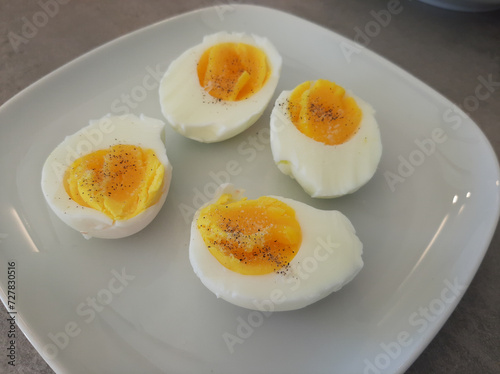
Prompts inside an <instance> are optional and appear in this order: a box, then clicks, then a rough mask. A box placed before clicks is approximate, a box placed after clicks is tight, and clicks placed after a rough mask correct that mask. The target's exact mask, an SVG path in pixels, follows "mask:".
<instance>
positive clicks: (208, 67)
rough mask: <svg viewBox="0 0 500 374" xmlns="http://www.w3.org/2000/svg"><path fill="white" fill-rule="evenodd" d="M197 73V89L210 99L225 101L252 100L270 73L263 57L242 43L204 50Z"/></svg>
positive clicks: (260, 51) (219, 45)
mask: <svg viewBox="0 0 500 374" xmlns="http://www.w3.org/2000/svg"><path fill="white" fill-rule="evenodd" d="M197 70H198V79H199V81H200V85H201V86H202V87H204V89H205V90H206V91H207V92H208V93H209V94H210V95H211V96H213V97H215V98H217V99H221V100H228V101H238V100H243V99H246V98H248V97H250V96H252V95H253V94H254V93H256V92H257V91H259V90H260V89H261V88H262V86H264V84H265V83H266V81H267V78H268V77H269V75H270V73H271V71H270V68H269V66H268V63H267V56H266V54H265V53H264V52H263V51H262V50H261V49H259V48H257V47H254V46H251V45H248V44H244V43H220V44H216V45H214V46H212V47H210V48H208V49H207V50H206V51H205V52H204V53H203V55H202V56H201V58H200V61H199V62H198V67H197Z"/></svg>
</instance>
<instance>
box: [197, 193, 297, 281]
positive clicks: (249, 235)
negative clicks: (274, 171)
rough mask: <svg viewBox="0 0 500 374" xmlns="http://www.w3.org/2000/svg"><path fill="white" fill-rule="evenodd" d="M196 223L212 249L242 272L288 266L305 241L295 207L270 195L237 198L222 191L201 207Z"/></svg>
mask: <svg viewBox="0 0 500 374" xmlns="http://www.w3.org/2000/svg"><path fill="white" fill-rule="evenodd" d="M197 226H198V230H199V231H200V233H201V236H202V238H203V241H204V243H205V245H206V246H207V247H208V250H209V251H210V253H212V255H213V256H214V257H215V258H216V259H217V260H218V261H219V262H220V263H221V264H222V265H223V266H225V267H226V268H228V269H229V270H232V271H235V272H237V273H240V274H243V275H262V274H269V273H272V272H279V271H280V269H283V268H286V267H287V266H288V264H289V263H290V261H292V259H293V258H294V257H295V255H296V254H297V252H298V250H299V248H300V244H301V241H302V232H301V229H300V225H299V223H298V221H297V219H296V218H295V211H294V210H293V209H292V208H290V207H289V206H288V205H287V204H285V203H283V202H281V201H280V200H277V199H275V198H272V197H267V196H265V197H260V198H259V199H256V200H246V199H242V200H237V201H234V200H233V199H232V197H231V195H230V194H223V195H222V196H221V197H220V198H219V199H218V201H217V202H216V203H214V204H211V205H208V206H206V207H204V208H203V209H202V210H201V211H200V216H199V218H198V220H197Z"/></svg>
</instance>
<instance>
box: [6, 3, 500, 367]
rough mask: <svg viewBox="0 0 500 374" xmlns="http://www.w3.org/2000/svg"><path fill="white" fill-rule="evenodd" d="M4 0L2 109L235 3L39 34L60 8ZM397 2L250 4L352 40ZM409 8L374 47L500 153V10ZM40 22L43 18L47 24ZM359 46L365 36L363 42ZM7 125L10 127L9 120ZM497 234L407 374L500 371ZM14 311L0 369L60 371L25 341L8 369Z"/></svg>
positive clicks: (118, 10) (78, 23)
mask: <svg viewBox="0 0 500 374" xmlns="http://www.w3.org/2000/svg"><path fill="white" fill-rule="evenodd" d="M53 1H55V0H46V1H40V2H38V1H37V2H35V1H27V0H18V1H10V0H0V105H1V104H3V103H4V102H6V101H7V100H9V99H10V98H11V97H13V96H14V95H16V94H17V93H19V92H20V91H22V90H23V89H24V88H26V87H28V86H29V85H30V84H32V83H34V82H35V81H37V80H38V79H40V78H42V77H43V76H45V75H46V74H48V73H50V72H52V71H53V70H55V69H57V68H59V67H60V66H62V65H63V64H65V63H67V62H69V61H71V60H73V59H75V58H77V57H79V56H81V55H82V54H84V53H86V52H88V51H90V50H92V49H93V48H95V47H97V46H100V45H102V44H103V43H105V42H108V41H111V40H113V39H115V38H117V37H119V36H122V35H124V34H127V33H129V32H131V31H133V30H137V29H139V28H141V27H143V26H147V25H150V24H152V23H154V22H157V21H161V20H164V19H166V18H169V17H172V16H174V15H177V14H180V13H184V12H186V11H189V10H193V9H196V8H200V7H205V6H210V5H215V6H230V5H231V4H233V3H246V2H247V1H237V2H233V0H185V1H182V2H181V1H178V2H175V1H160V0H120V1H117V0H115V1H106V2H104V1H96V0H91V1H70V0H64V1H63V0H57V1H58V2H59V3H60V6H59V9H58V10H57V14H54V15H51V16H50V18H49V19H48V22H47V23H46V25H44V26H43V27H39V28H38V29H37V30H36V35H32V36H31V37H30V38H26V39H24V40H18V41H17V42H12V40H9V38H8V34H9V32H15V33H17V34H18V35H21V28H22V25H23V22H24V21H23V17H27V18H29V17H33V15H35V14H36V13H37V12H40V11H41V9H42V8H41V7H42V5H41V4H46V3H50V2H53ZM394 1H396V2H397V0H391V1H386V0H372V1H363V0H349V1H345V0H344V1H342V0H330V1H328V0H323V1H303V0H293V1H292V0H289V1H285V0H281V1H280V0H274V1H254V2H249V3H253V4H259V5H267V6H269V7H272V8H277V9H281V10H284V11H287V12H289V13H293V14H295V15H298V16H300V17H302V18H305V19H307V20H310V21H313V22H315V23H317V24H319V25H322V26H324V27H326V28H329V29H331V30H333V31H335V32H337V33H339V34H341V35H344V36H346V37H347V38H350V39H354V38H356V37H357V33H358V32H359V31H358V30H363V28H364V27H365V26H366V25H367V24H368V23H369V22H370V21H372V20H373V12H375V11H378V10H380V9H387V7H388V6H389V5H390V3H394ZM400 5H401V6H402V7H403V11H402V12H400V13H399V14H397V16H394V17H393V18H392V19H391V21H390V22H388V23H387V25H383V26H382V27H380V28H379V31H378V32H377V34H376V35H374V36H373V37H371V38H370V40H369V42H368V44H367V48H369V49H371V50H373V51H375V52H376V53H378V54H380V55H381V56H383V57H385V58H387V59H388V60H389V61H392V62H393V63H395V64H397V65H399V66H400V67H402V68H403V69H405V70H406V71H408V72H409V73H411V74H413V75H414V76H415V77H417V78H418V79H420V80H422V81H423V82H425V83H426V84H427V85H429V86H430V87H432V88H434V89H435V90H436V91H438V92H439V93H441V94H443V95H444V96H445V97H447V98H448V99H450V100H451V101H452V102H454V103H455V104H458V105H460V106H462V107H465V109H466V111H467V112H468V114H469V115H470V117H471V118H472V119H473V120H474V121H475V122H476V123H477V124H478V125H479V127H480V128H481V129H482V131H483V132H484V133H485V134H486V136H487V138H488V139H489V141H490V142H491V144H492V145H493V148H494V149H495V151H496V153H497V155H498V154H500V87H499V84H500V83H499V82H500V11H494V12H487V13H461V12H453V11H448V10H443V9H439V8H435V7H432V6H429V5H426V4H424V3H421V2H418V1H402V2H401V4H400ZM39 21H40V22H42V21H43V20H42V19H40V20H39ZM358 40H359V39H358ZM488 76H491V80H492V81H493V82H496V86H494V85H493V86H494V87H493V92H492V93H491V95H490V96H489V97H488V98H486V99H484V100H483V99H481V100H475V101H474V102H472V101H471V100H469V101H467V98H468V97H470V96H471V95H472V96H474V95H475V89H476V87H477V85H478V79H479V78H480V77H488ZM2 125H4V124H2ZM499 233H500V231H499V229H497V230H496V232H495V235H494V237H493V241H492V243H491V245H490V248H489V250H488V252H487V253H486V257H485V259H484V261H483V262H482V264H481V266H480V267H479V270H478V272H477V274H476V276H475V278H474V279H473V281H472V283H471V285H470V287H469V289H468V290H467V292H466V293H465V295H464V297H463V298H462V300H461V301H460V303H459V304H458V306H457V308H456V309H455V311H454V312H453V313H452V315H451V316H450V318H449V319H448V321H447V322H446V323H445V324H444V326H443V327H442V329H441V330H440V331H439V333H438V334H437V335H436V337H435V338H434V339H433V340H432V341H431V342H430V344H429V346H428V347H427V348H426V349H425V351H424V352H423V353H422V354H421V355H420V356H419V357H418V358H417V360H416V361H415V362H414V363H413V365H412V366H411V367H410V368H409V370H408V371H407V373H500V292H499V289H500V252H499V250H498V249H499V247H500V235H499ZM7 318H8V314H7V312H6V310H5V308H4V307H3V306H1V307H0V347H2V349H1V351H2V354H1V355H0V373H24V374H28V373H39V374H48V373H53V371H52V370H51V369H50V368H49V367H48V365H47V364H46V363H45V362H44V361H43V359H42V358H41V357H40V356H39V355H38V353H37V352H36V350H35V349H34V348H33V347H32V346H31V344H30V343H29V341H28V340H27V339H26V338H24V337H23V336H21V337H18V341H17V360H16V362H17V366H16V368H15V369H14V370H13V369H12V368H11V367H8V365H7V358H6V354H5V350H6V347H7V341H8V339H7V329H8V323H7Z"/></svg>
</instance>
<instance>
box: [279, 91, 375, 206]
mask: <svg viewBox="0 0 500 374" xmlns="http://www.w3.org/2000/svg"><path fill="white" fill-rule="evenodd" d="M291 93H292V91H283V92H282V93H281V94H280V95H279V96H278V99H277V100H276V102H275V105H274V108H273V110H272V112H271V124H270V128H271V136H270V139H271V151H272V154H273V159H274V162H275V163H276V165H277V166H278V168H279V169H280V170H281V172H282V173H284V174H286V175H289V176H290V177H292V178H294V179H295V180H296V181H297V182H298V183H299V184H300V185H301V186H302V188H303V189H304V190H305V191H306V192H307V193H308V194H309V195H310V196H311V197H316V198H332V197H338V196H342V195H345V194H349V193H353V192H355V191H357V190H358V189H359V188H360V187H361V186H363V185H364V184H366V183H367V182H368V181H369V180H370V179H371V178H372V177H373V175H374V174H375V172H376V170H377V167H378V164H379V162H380V158H381V156H382V141H381V136H380V130H379V126H378V124H377V121H376V119H375V116H374V114H375V111H374V109H373V108H372V106H370V105H369V104H368V103H366V102H365V101H363V100H362V99H361V98H359V97H356V96H354V95H349V96H351V97H353V98H354V99H355V100H356V103H357V104H358V107H359V108H360V109H361V111H362V119H361V123H360V127H359V130H358V131H357V133H356V134H355V135H354V136H353V137H352V138H350V139H349V140H348V141H346V142H345V143H343V144H339V145H326V144H324V143H321V142H318V141H316V140H314V139H311V138H309V137H308V136H306V135H304V134H303V133H301V132H300V131H299V130H298V129H297V128H296V127H295V125H294V124H293V123H292V121H291V120H290V115H289V113H288V100H289V97H290V94H291Z"/></svg>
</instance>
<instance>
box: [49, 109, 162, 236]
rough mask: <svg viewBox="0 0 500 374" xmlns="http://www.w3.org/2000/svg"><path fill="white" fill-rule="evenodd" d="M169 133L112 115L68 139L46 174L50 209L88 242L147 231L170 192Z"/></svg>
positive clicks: (150, 122) (148, 122)
mask: <svg viewBox="0 0 500 374" xmlns="http://www.w3.org/2000/svg"><path fill="white" fill-rule="evenodd" d="M164 127H165V124H164V123H163V122H162V121H160V120H157V119H153V118H148V117H145V116H143V115H141V116H140V117H137V116H135V115H123V116H111V115H107V116H105V117H103V118H101V119H99V120H95V121H90V124H89V125H88V126H87V127H84V128H83V129H81V130H80V131H78V132H77V133H75V134H73V135H71V136H68V137H66V139H65V140H64V141H63V142H62V143H61V144H59V145H58V146H57V147H56V148H55V149H54V151H53V152H52V153H51V154H50V155H49V157H48V158H47V160H46V162H45V164H44V166H43V169H42V191H43V194H44V196H45V199H46V200H47V203H48V205H49V206H50V208H52V210H53V211H54V212H55V213H56V215H57V216H58V217H59V218H60V219H61V220H62V221H63V222H65V223H66V224H67V225H69V226H70V227H72V228H74V229H75V230H78V231H79V232H80V233H82V234H83V236H84V237H86V238H90V237H98V238H109V239H111V238H122V237H125V236H129V235H132V234H135V233H136V232H138V231H140V230H142V229H143V228H144V227H146V226H147V225H148V224H149V223H150V222H151V221H152V220H153V219H154V217H155V216H156V215H157V213H158V212H159V210H160V209H161V207H162V205H163V203H164V202H165V199H166V196H167V193H168V189H169V186H170V180H171V176H172V166H171V165H170V162H169V160H168V158H167V154H166V149H165V144H164V139H163V136H164Z"/></svg>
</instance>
